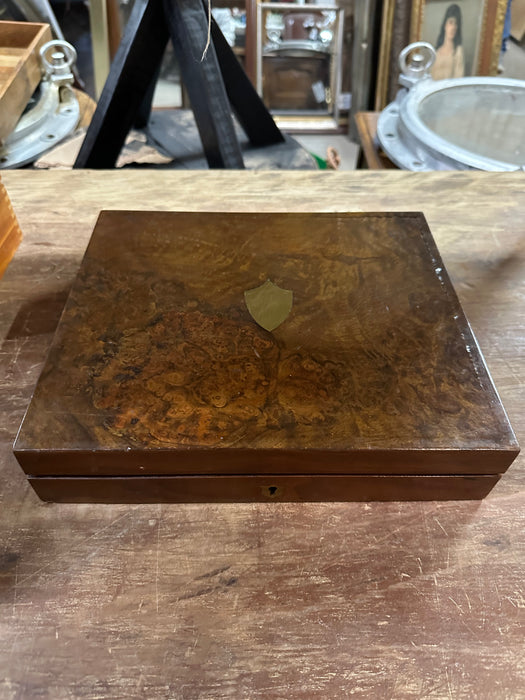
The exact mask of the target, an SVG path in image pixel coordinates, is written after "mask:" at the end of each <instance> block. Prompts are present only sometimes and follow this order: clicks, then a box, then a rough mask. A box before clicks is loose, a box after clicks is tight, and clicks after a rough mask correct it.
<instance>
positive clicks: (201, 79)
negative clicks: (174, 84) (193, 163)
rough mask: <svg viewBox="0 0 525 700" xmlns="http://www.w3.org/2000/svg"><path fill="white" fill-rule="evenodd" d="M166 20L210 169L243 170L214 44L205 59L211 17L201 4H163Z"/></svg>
mask: <svg viewBox="0 0 525 700" xmlns="http://www.w3.org/2000/svg"><path fill="white" fill-rule="evenodd" d="M164 8H165V12H166V19H167V21H168V27H169V31H170V34H171V39H172V42H173V49H174V51H175V54H176V56H177V59H178V61H179V66H180V70H181V74H182V81H183V82H184V85H185V86H186V90H187V91H188V95H189V98H190V102H191V106H192V109H193V113H194V115H195V121H196V122H197V128H198V129H199V134H200V137H201V141H202V145H203V148H204V153H205V155H206V159H207V161H208V165H209V167H210V168H230V169H242V168H244V162H243V159H242V154H241V149H240V146H239V143H238V141H237V136H236V134H235V130H234V126H233V119H232V115H231V107H230V103H229V101H228V96H227V94H226V89H225V87H224V82H223V79H222V75H221V71H220V68H219V63H218V61H217V55H216V53H215V48H214V46H213V42H212V43H211V44H210V46H209V48H208V51H207V53H206V56H205V58H204V59H203V60H202V61H201V56H202V53H203V50H204V47H205V45H206V37H207V32H208V17H207V14H206V12H205V10H204V6H203V5H202V3H201V2H200V1H199V0H164Z"/></svg>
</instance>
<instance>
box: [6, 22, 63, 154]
mask: <svg viewBox="0 0 525 700" xmlns="http://www.w3.org/2000/svg"><path fill="white" fill-rule="evenodd" d="M51 39H52V36H51V30H50V28H49V25H47V24H36V23H33V22H0V144H1V143H2V142H3V141H4V139H6V138H7V137H8V136H9V134H10V133H11V132H12V131H13V129H14V128H15V126H16V124H17V122H18V120H19V119H20V117H21V115H22V112H23V111H24V109H25V108H26V106H27V103H28V102H29V98H30V97H31V95H32V94H33V92H34V91H35V89H36V87H37V86H38V84H39V83H40V80H41V79H42V68H41V64H40V56H39V51H40V48H41V47H42V46H43V45H44V44H45V43H47V42H48V41H51Z"/></svg>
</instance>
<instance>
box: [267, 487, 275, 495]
mask: <svg viewBox="0 0 525 700" xmlns="http://www.w3.org/2000/svg"><path fill="white" fill-rule="evenodd" d="M276 494H277V486H268V495H269V496H275V495H276Z"/></svg>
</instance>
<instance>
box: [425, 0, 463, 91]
mask: <svg viewBox="0 0 525 700" xmlns="http://www.w3.org/2000/svg"><path fill="white" fill-rule="evenodd" d="M434 47H435V49H436V62H435V63H434V65H433V66H432V77H433V78H434V80H443V79H446V78H462V77H463V76H464V75H465V59H464V55H463V43H462V31H461V9H460V7H459V5H457V4H453V5H449V6H448V8H447V10H446V12H445V16H444V17H443V22H442V24H441V28H440V31H439V35H438V37H437V41H436V42H435V44H434Z"/></svg>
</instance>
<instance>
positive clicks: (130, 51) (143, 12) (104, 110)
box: [73, 0, 169, 168]
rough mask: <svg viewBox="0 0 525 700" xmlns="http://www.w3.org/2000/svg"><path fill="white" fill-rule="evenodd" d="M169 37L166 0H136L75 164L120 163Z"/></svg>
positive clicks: (84, 166) (97, 165)
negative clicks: (121, 153)
mask: <svg viewBox="0 0 525 700" xmlns="http://www.w3.org/2000/svg"><path fill="white" fill-rule="evenodd" d="M168 38H169V32H168V27H167V26H166V19H165V16H164V10H163V6H162V0H136V1H135V4H134V7H133V10H132V12H131V16H130V18H129V21H128V24H127V27H126V31H125V33H124V36H123V38H122V41H121V43H120V46H119V48H118V51H117V54H116V56H115V59H114V61H113V64H112V66H111V70H110V72H109V76H108V78H107V80H106V83H105V85H104V88H103V90H102V95H101V96H100V100H99V102H98V106H97V109H96V111H95V114H94V115H93V119H92V120H91V124H90V126H89V128H88V131H87V134H86V138H85V139H84V143H83V144H82V148H81V149H80V152H79V154H78V156H77V159H76V162H75V165H74V166H73V167H75V168H113V167H114V166H115V163H116V161H117V158H118V155H119V153H120V151H121V149H122V146H123V145H124V141H125V140H126V136H127V134H128V132H129V130H130V128H131V126H132V125H133V123H134V121H135V117H136V115H137V113H138V111H139V108H140V106H141V104H142V102H143V99H144V95H145V94H146V93H147V90H148V88H149V86H150V85H151V83H152V80H153V77H154V75H155V72H156V71H157V69H158V67H159V66H160V62H161V60H162V57H163V55H164V50H165V48H166V44H167V43H168Z"/></svg>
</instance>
